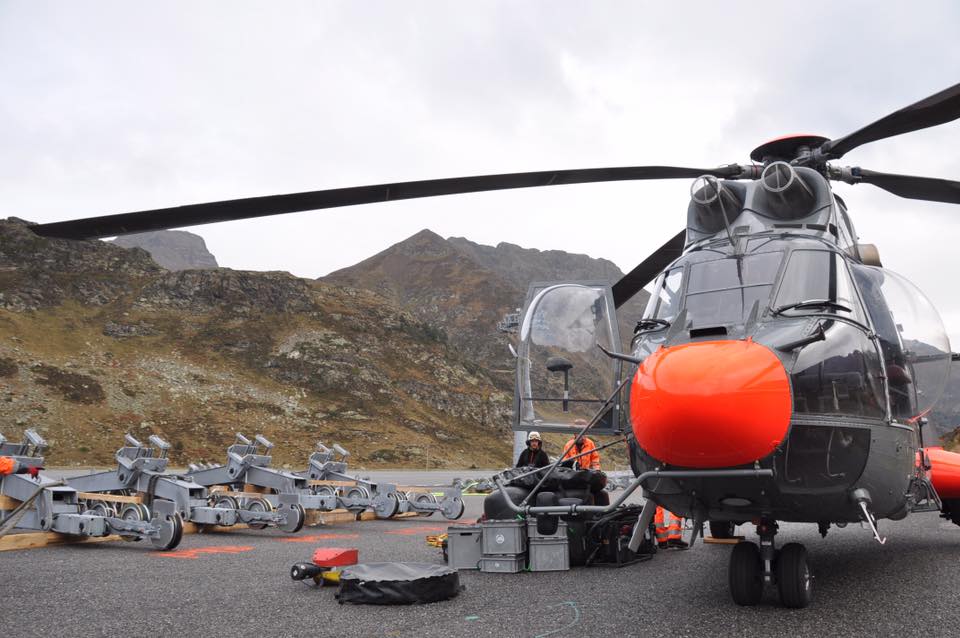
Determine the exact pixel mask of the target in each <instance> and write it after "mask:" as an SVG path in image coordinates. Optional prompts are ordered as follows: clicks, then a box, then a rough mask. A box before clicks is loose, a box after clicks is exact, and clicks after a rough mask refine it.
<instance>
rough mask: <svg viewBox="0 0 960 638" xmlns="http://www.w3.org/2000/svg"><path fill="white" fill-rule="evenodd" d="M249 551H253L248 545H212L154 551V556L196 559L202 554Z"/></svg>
mask: <svg viewBox="0 0 960 638" xmlns="http://www.w3.org/2000/svg"><path fill="white" fill-rule="evenodd" d="M250 551H253V547H251V546H250V545H213V546H210V547H194V548H193V549H178V550H176V551H173V552H155V553H154V556H161V557H163V558H188V559H197V558H200V556H201V555H203V554H240V553H241V552H250Z"/></svg>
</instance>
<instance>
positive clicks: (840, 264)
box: [773, 250, 864, 323]
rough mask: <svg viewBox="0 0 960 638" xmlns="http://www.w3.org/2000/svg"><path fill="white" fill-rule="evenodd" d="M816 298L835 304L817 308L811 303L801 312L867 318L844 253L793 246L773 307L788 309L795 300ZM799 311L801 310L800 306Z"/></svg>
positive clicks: (859, 319)
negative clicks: (795, 247) (796, 248)
mask: <svg viewBox="0 0 960 638" xmlns="http://www.w3.org/2000/svg"><path fill="white" fill-rule="evenodd" d="M814 301H826V302H830V304H833V305H825V306H823V307H822V308H818V307H816V306H814V305H812V304H811V305H810V306H809V307H807V308H804V309H803V310H802V312H811V311H818V310H819V311H827V312H832V313H835V314H838V315H840V316H846V317H850V318H851V319H856V320H857V321H859V322H860V323H863V322H864V317H863V310H862V309H861V306H860V300H859V298H858V297H857V293H856V292H855V290H854V287H853V284H852V282H851V280H850V272H849V270H848V269H847V264H846V261H845V260H844V259H843V257H842V256H841V255H840V254H838V253H835V252H831V251H828V250H794V251H793V252H792V253H791V254H790V261H789V262H788V263H787V268H786V270H785V271H784V273H783V280H782V283H781V284H780V290H779V291H778V293H777V298H776V301H775V302H774V305H773V307H774V308H779V309H786V308H789V307H790V306H791V305H794V304H803V303H805V302H814ZM790 312H791V314H792V313H793V312H794V311H793V310H791V311H790ZM796 312H801V310H800V309H799V308H798V309H797V310H796Z"/></svg>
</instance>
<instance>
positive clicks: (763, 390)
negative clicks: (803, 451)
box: [630, 340, 792, 468]
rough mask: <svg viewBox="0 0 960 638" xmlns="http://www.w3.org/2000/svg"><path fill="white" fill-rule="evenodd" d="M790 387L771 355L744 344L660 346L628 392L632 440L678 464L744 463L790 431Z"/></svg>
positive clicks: (763, 453) (770, 448)
mask: <svg viewBox="0 0 960 638" xmlns="http://www.w3.org/2000/svg"><path fill="white" fill-rule="evenodd" d="M791 410H792V402H791V399H790V382H789V380H788V378H787V372H786V370H784V369H783V365H781V363H780V360H779V359H777V356H776V355H775V354H773V352H771V351H770V350H768V349H767V348H765V347H764V346H761V345H760V344H757V343H754V342H752V341H750V340H746V341H702V342H699V343H688V344H684V345H680V346H673V347H670V348H660V349H659V350H657V351H656V352H654V353H653V354H651V355H650V356H649V357H647V358H646V360H644V362H643V363H642V364H640V368H639V369H638V370H637V374H636V376H635V377H634V379H633V385H632V387H631V389H630V419H631V421H632V422H633V433H634V435H636V437H637V443H639V444H640V446H641V447H642V448H643V449H644V450H646V451H647V453H648V454H650V455H651V456H653V457H654V458H656V459H658V460H660V461H664V462H666V463H669V464H670V465H680V466H684V467H697V468H716V467H729V466H732V465H743V464H745V463H751V462H753V461H755V460H757V459H760V458H763V457H765V456H767V455H768V454H770V453H771V452H773V450H774V449H776V447H777V446H778V445H779V444H780V443H781V442H782V441H783V438H784V437H785V436H786V434H787V428H788V427H789V426H790V413H791Z"/></svg>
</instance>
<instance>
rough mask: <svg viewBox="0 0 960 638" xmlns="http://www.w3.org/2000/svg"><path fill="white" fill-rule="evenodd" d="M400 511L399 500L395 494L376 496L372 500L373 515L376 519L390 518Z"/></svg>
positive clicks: (388, 493)
mask: <svg viewBox="0 0 960 638" xmlns="http://www.w3.org/2000/svg"><path fill="white" fill-rule="evenodd" d="M399 510H400V499H399V498H398V497H397V493H396V492H387V493H386V494H377V496H376V498H374V499H373V513H374V514H375V515H376V517H377V518H391V517H393V516H396V515H397V512H398V511H399Z"/></svg>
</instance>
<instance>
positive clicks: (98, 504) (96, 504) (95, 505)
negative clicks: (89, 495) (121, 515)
mask: <svg viewBox="0 0 960 638" xmlns="http://www.w3.org/2000/svg"><path fill="white" fill-rule="evenodd" d="M83 513H84V514H90V515H93V516H103V517H104V518H116V516H117V510H115V509H113V507H112V506H111V505H110V503H108V502H106V501H87V509H86V510H84V512H83Z"/></svg>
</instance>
